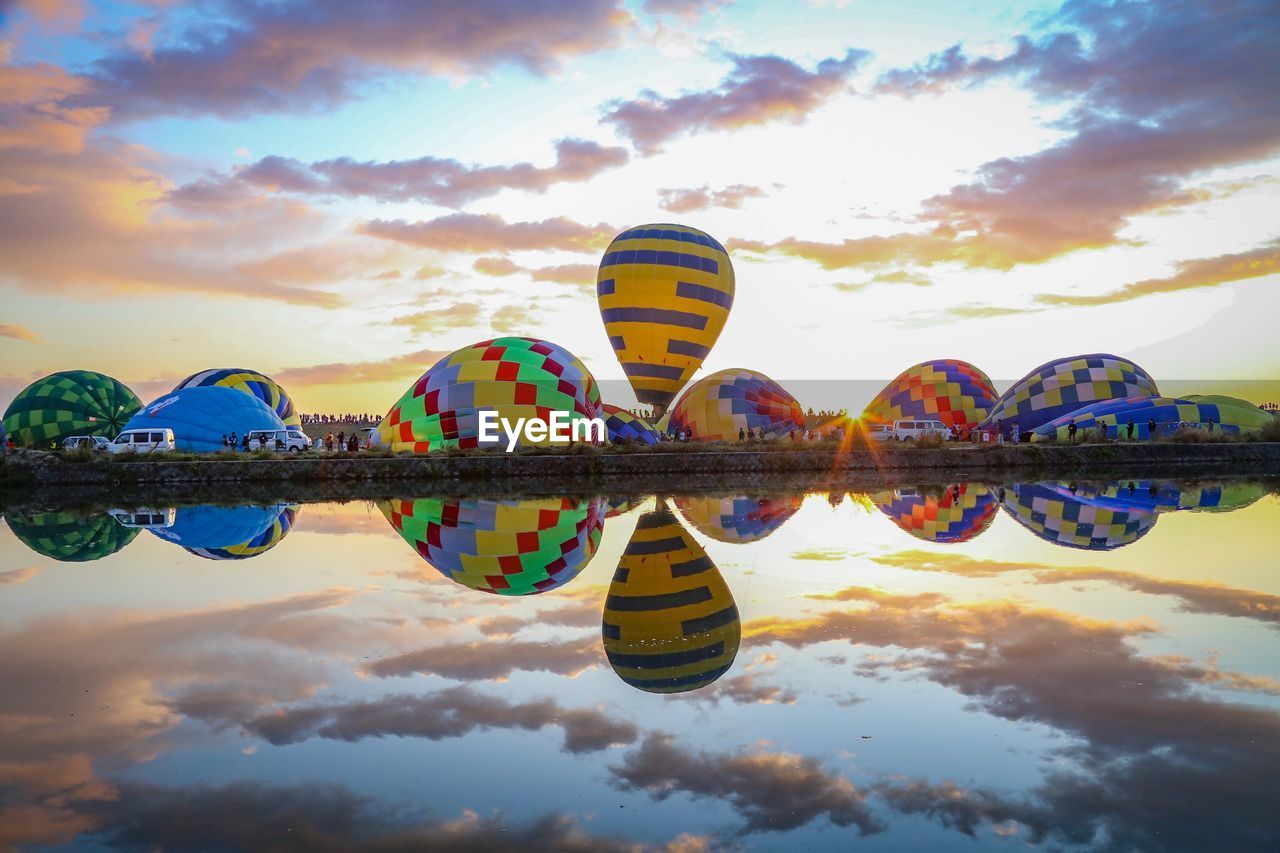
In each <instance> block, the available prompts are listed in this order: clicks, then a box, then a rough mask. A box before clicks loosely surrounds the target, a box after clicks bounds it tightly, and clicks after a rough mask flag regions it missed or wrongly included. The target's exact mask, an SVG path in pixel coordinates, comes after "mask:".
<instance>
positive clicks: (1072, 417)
mask: <svg viewBox="0 0 1280 853" xmlns="http://www.w3.org/2000/svg"><path fill="white" fill-rule="evenodd" d="M1208 399H1209V398H1199V399H1195V400H1192V399H1180V398H1176V397H1150V396H1141V397H1128V398H1125V399H1122V400H1107V401H1105V402H1101V403H1091V404H1089V405H1087V406H1082V407H1081V408H1079V409H1076V410H1075V411H1073V412H1069V413H1067V414H1065V415H1063V416H1061V417H1058V418H1054V419H1053V420H1051V421H1049V422H1048V423H1045V424H1042V425H1041V426H1039V427H1037V428H1036V429H1035V430H1033V431H1032V434H1031V439H1032V441H1066V440H1068V439H1069V438H1070V437H1071V424H1072V423H1074V424H1075V425H1076V428H1077V429H1081V430H1098V429H1102V430H1105V431H1106V433H1107V436H1108V437H1110V438H1121V437H1127V436H1128V435H1129V433H1128V423H1129V421H1133V437H1134V438H1136V439H1143V440H1146V439H1148V438H1151V437H1152V435H1151V424H1150V422H1151V421H1155V425H1156V435H1165V434H1169V433H1173V432H1176V431H1177V430H1178V427H1179V426H1180V425H1182V424H1185V425H1187V426H1190V427H1195V428H1197V429H1208V428H1209V425H1210V424H1212V426H1213V429H1214V430H1215V431H1220V432H1225V433H1232V434H1235V433H1241V432H1248V431H1249V430H1255V429H1261V428H1262V427H1264V426H1266V425H1267V424H1269V423H1271V422H1272V421H1273V420H1274V418H1273V417H1272V415H1271V414H1270V413H1269V412H1265V411H1263V410H1262V409H1260V408H1258V407H1257V406H1255V405H1253V404H1252V403H1246V402H1245V401H1243V400H1235V399H1234V398H1218V399H1222V400H1223V402H1206V400H1208ZM1228 401H1230V402H1228Z"/></svg>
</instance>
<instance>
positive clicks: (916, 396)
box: [862, 358, 999, 428]
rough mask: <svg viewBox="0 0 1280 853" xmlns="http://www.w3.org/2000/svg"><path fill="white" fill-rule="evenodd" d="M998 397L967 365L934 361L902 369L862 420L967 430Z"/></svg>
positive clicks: (979, 373)
mask: <svg viewBox="0 0 1280 853" xmlns="http://www.w3.org/2000/svg"><path fill="white" fill-rule="evenodd" d="M998 396H999V395H998V394H996V389H995V386H994V385H992V384H991V380H990V379H988V378H987V374H985V373H983V372H982V371H981V370H979V369H978V368H976V367H974V366H973V365H972V364H969V362H967V361H959V360H958V359H953V358H943V359H935V360H933V361H925V362H921V363H920V364H917V365H915V366H914V367H908V368H907V369H906V370H904V371H903V372H902V373H901V374H899V375H898V378H897V379H894V380H893V381H892V382H890V383H889V384H888V385H886V386H885V387H884V390H882V391H881V392H880V393H879V394H877V395H876V396H875V399H873V400H872V401H871V404H870V405H868V406H867V408H866V410H865V411H864V412H863V413H862V417H863V419H864V420H867V421H870V422H872V423H886V424H892V423H893V422H894V421H896V420H898V419H900V418H920V419H929V420H938V421H942V423H944V424H946V425H947V426H949V427H957V428H969V427H975V426H977V425H978V424H980V423H982V421H983V419H984V418H986V416H987V413H988V412H990V411H991V407H992V406H993V405H995V402H996V398H997V397H998Z"/></svg>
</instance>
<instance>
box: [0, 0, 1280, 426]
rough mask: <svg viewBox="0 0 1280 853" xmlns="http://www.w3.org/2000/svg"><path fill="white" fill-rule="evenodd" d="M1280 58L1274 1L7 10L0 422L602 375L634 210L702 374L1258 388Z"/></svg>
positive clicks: (331, 3) (1271, 336) (1270, 317)
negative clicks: (1095, 358)
mask: <svg viewBox="0 0 1280 853" xmlns="http://www.w3.org/2000/svg"><path fill="white" fill-rule="evenodd" d="M1277 44H1280V15H1277V14H1276V13H1275V6H1274V3H1273V2H1267V0H1261V1H1260V2H1247V1H1246V0H1239V1H1238V2H1237V0H1222V2H1204V3H1189V2H1188V3H1184V2H1167V3H1142V2H1119V3H1115V4H1110V3H1102V2H1092V0H1083V1H1082V2H1067V3H1065V4H1063V5H1058V4H1057V3H1037V2H1026V3H1007V4H999V3H971V4H957V3H949V2H931V3H909V4H908V3H898V2H888V0H885V2H880V1H879V0H846V2H841V1H840V0H827V2H819V0H815V1H814V2H811V3H807V4H802V3H763V2H760V3H755V2H725V0H701V2H699V0H627V2H620V0H543V1H542V2H533V1H532V0H471V2H467V3H456V4H455V3H447V2H439V3H436V2H417V3H415V2H405V3H395V2H389V0H366V2H361V3H350V2H341V0H305V2H274V3H256V2H251V0H228V2H209V3H196V4H182V3H165V2H144V3H114V2H96V1H95V0H0V62H2V63H3V64H0V406H3V405H6V404H7V403H8V401H9V399H10V398H11V397H12V396H13V395H14V394H15V393H17V391H18V390H20V389H21V388H22V387H23V386H25V385H26V384H27V383H28V382H30V381H31V380H32V379H34V378H36V377H38V376H40V375H44V374H46V373H49V372H52V371H55V370H62V369H71V368H87V369H94V370H101V371H103V372H105V373H108V374H111V375H113V376H115V377H117V378H119V379H121V380H123V381H124V382H126V383H127V384H129V385H131V386H132V387H133V388H134V389H135V390H136V391H137V392H138V393H139V395H140V396H141V397H143V398H144V399H151V398H152V397H154V396H156V395H157V394H160V393H162V392H164V391H166V390H168V389H169V388H171V387H172V386H173V385H174V384H175V383H176V382H177V381H178V380H180V379H181V378H182V377H184V376H186V375H188V374H190V373H192V372H195V371H197V370H201V369H204V368H210V367H233V366H234V367H246V368H252V369H257V370H261V371H263V372H266V373H269V374H271V375H272V376H273V377H274V378H276V379H277V380H278V381H279V382H280V383H281V384H282V385H284V386H285V387H286V388H287V389H288V390H289V391H290V393H291V394H292V395H293V397H294V398H295V400H296V401H297V402H298V404H299V406H300V407H301V408H302V409H303V410H304V411H350V410H369V411H375V412H384V411H385V410H386V409H387V407H388V406H389V405H390V404H391V403H392V402H393V401H394V400H395V398H396V397H397V396H399V394H400V393H401V392H402V391H403V390H404V388H405V387H406V386H407V385H408V383H409V382H411V381H412V380H413V379H414V378H416V377H417V376H418V375H419V374H420V373H422V371H424V370H425V369H426V368H428V367H429V366H431V364H432V363H434V362H435V360H436V359H437V358H438V357H439V356H441V355H443V354H445V353H447V352H448V351H450V350H452V349H455V348H457V347H459V346H463V345H466V344H469V343H472V342H474V341H477V340H481V339H484V338H489V337H493V336H495V335H497V334H507V333H515V334H522V335H528V336H533V337H543V338H547V339H549V340H551V341H554V342H556V343H558V344H561V345H563V346H565V347H567V348H569V349H570V350H572V351H573V352H574V353H576V354H577V355H578V356H580V357H581V358H582V359H583V360H584V361H586V363H587V364H588V366H589V367H590V368H591V369H592V371H593V372H594V373H595V375H596V376H597V377H598V378H601V379H619V378H621V377H622V371H621V369H620V367H619V366H618V364H617V362H616V360H615V358H614V356H613V353H612V351H611V350H610V348H609V344H608V339H607V337H606V335H605V333H604V329H603V326H602V324H601V323H600V320H599V315H598V312H597V307H596V300H595V295H594V282H595V270H596V265H597V263H598V261H599V257H600V254H601V253H602V251H603V249H604V248H605V246H606V245H607V244H608V242H609V240H610V239H611V238H612V237H613V236H614V235H615V234H616V233H618V232H619V231H622V230H623V229H625V228H627V227H630V226H634V225H639V224H643V223H648V222H680V223H683V224H687V225H691V226H694V227H698V228H701V229H703V230H705V231H707V232H708V233H710V234H712V235H713V236H714V237H716V238H717V239H719V240H720V241H722V242H724V243H725V245H726V246H727V247H728V248H729V250H730V252H731V254H732V257H733V261H734V267H735V270H736V273H737V299H736V302H735V304H734V308H733V312H732V315H731V316H730V318H729V321H728V324H727V325H726V327H725V331H724V333H723V335H722V336H721V338H720V341H719V343H718V344H717V346H716V347H715V348H714V349H713V351H712V353H711V355H710V356H709V357H708V359H707V361H706V363H705V365H704V368H703V373H700V374H699V375H705V373H706V372H711V371H715V370H720V369H724V368H728V367H745V368H751V369H756V370H761V371H763V372H765V373H767V374H769V375H770V376H772V377H773V378H775V379H777V380H779V381H780V382H782V383H783V384H784V385H785V384H787V383H788V381H794V382H800V381H805V380H822V379H877V378H879V379H884V380H887V379H889V378H891V377H892V376H893V375H895V374H896V373H898V372H899V371H900V370H902V369H903V368H905V367H907V366H909V365H911V364H913V363H915V362H918V361H922V360H924V359H928V358H944V357H954V358H963V359H967V360H969V361H972V362H973V363H975V364H976V365H978V366H979V367H981V368H982V369H984V370H985V371H986V372H987V373H989V374H990V375H991V376H993V377H995V378H997V379H1001V380H1011V379H1016V378H1017V377H1019V376H1021V375H1022V374H1024V373H1025V372H1027V371H1028V370H1029V369H1031V368H1032V367H1035V366H1036V365H1038V364H1040V363H1041V362H1044V361H1046V360H1048V359H1050V358H1054V357H1057V356H1065V355H1071V354H1076V353H1086V352H1095V351H1104V352H1114V353H1117V354H1121V355H1126V356H1129V357H1131V358H1133V359H1134V360H1136V361H1137V362H1138V363H1139V364H1141V365H1142V366H1143V367H1145V368H1146V369H1147V370H1148V371H1149V372H1150V373H1151V374H1152V375H1153V376H1155V377H1156V379H1157V380H1162V379H1163V380H1280V342H1278V341H1277V337H1276V332H1275V322H1276V320H1275V318H1276V317H1277V316H1280V290H1277V285H1278V284H1280V279H1278V278H1277V276H1280V51H1277V50H1276V46H1277ZM1211 384H1212V383H1208V382H1206V390H1212V389H1211V388H1210V385H1211ZM1222 387H1223V386H1222V383H1221V382H1218V383H1217V385H1213V388H1222ZM1253 387H1254V388H1255V391H1256V393H1254V394H1251V396H1254V397H1255V400H1256V401H1259V402H1260V401H1262V400H1274V399H1277V398H1280V390H1274V391H1273V390H1272V389H1280V382H1268V383H1266V384H1265V385H1258V386H1253ZM1257 389H1262V390H1257ZM801 396H802V397H803V394H802V395H801ZM620 402H624V403H625V402H628V401H625V400H624V401H620ZM802 402H804V400H802ZM824 402H825V401H824ZM858 402H860V401H853V403H854V404H857V403H858Z"/></svg>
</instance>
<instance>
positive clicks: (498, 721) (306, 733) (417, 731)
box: [243, 687, 640, 753]
mask: <svg viewBox="0 0 1280 853" xmlns="http://www.w3.org/2000/svg"><path fill="white" fill-rule="evenodd" d="M243 725H244V728H245V729H246V730H247V731H249V732H250V733H252V734H255V735H257V736H259V737H262V738H265V739H266V740H268V741H270V742H271V743H272V744H275V745H277V746H280V745H282V744H290V743H298V742H300V741H303V740H306V739H307V738H310V737H321V738H326V739H329V740H343V741H348V742H352V741H358V740H363V739H364V738H367V737H415V738H426V739H428V740H444V739H446V738H458V737H462V736H464V735H466V734H468V733H470V732H473V731H476V730H488V729H523V730H525V731H532V732H537V731H541V730H542V729H544V728H547V727H548V726H559V727H560V728H561V729H563V731H564V748H565V750H566V751H567V752H571V753H585V752H599V751H601V750H604V749H608V748H609V747H611V746H618V745H623V744H629V743H634V742H635V741H636V740H638V739H639V737H640V732H639V729H637V728H636V726H635V725H634V724H633V723H630V722H627V721H626V720H618V719H615V718H614V717H612V716H610V715H609V714H607V713H605V712H604V711H602V710H600V709H598V708H564V707H562V706H561V705H559V704H558V703H556V702H555V701H553V700H551V699H538V700H534V701H530V702H517V703H511V702H507V701H506V700H504V699H502V698H500V697H497V696H486V695H485V694H483V693H479V692H477V691H475V690H472V689H471V688H469V687H452V688H449V689H447V690H442V691H440V692H438V693H433V694H429V695H426V696H413V695H398V696H385V697H382V698H380V699H374V700H370V701H365V702H347V703H339V704H332V705H307V706H301V707H298V708H291V709H281V710H276V711H272V712H269V713H267V714H263V715H261V716H258V717H255V718H253V719H251V720H247V721H244V723H243Z"/></svg>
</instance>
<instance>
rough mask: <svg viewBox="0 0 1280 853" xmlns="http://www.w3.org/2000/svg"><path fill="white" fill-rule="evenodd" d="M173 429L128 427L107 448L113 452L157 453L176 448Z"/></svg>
mask: <svg viewBox="0 0 1280 853" xmlns="http://www.w3.org/2000/svg"><path fill="white" fill-rule="evenodd" d="M176 448H177V444H176V443H175V442H174V440H173V430H171V429H127V430H125V431H124V432H122V433H120V434H119V435H117V436H116V440H115V441H113V442H111V445H110V446H109V447H108V448H107V450H109V451H110V452H111V453H155V452H157V451H160V450H175V449H176Z"/></svg>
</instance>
